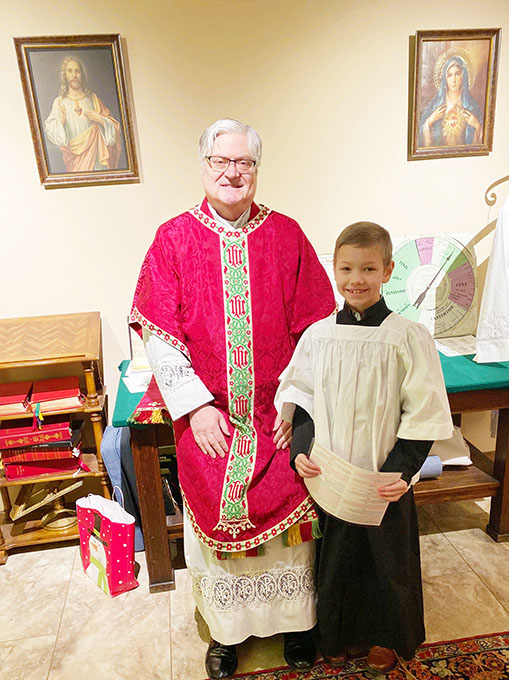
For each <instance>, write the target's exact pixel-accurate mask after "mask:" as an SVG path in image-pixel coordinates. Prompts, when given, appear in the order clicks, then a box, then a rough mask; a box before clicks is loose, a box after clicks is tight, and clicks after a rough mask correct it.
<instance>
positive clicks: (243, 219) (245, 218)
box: [207, 201, 251, 230]
mask: <svg viewBox="0 0 509 680" xmlns="http://www.w3.org/2000/svg"><path fill="white" fill-rule="evenodd" d="M207 205H208V206H209V208H210V212H211V213H212V217H213V218H214V219H215V220H216V222H219V223H220V224H222V225H224V226H225V227H230V228H231V229H235V230H238V229H240V228H241V227H243V226H244V225H245V224H247V223H248V222H249V214H250V212H251V206H249V208H247V209H246V210H245V211H244V212H243V213H242V215H241V216H240V217H238V218H237V219H236V220H233V221H230V220H226V219H225V218H224V217H221V215H220V214H219V213H218V212H217V211H216V210H214V208H213V207H212V206H211V205H210V203H209V202H208V201H207Z"/></svg>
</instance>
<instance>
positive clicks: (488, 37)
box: [408, 28, 500, 160]
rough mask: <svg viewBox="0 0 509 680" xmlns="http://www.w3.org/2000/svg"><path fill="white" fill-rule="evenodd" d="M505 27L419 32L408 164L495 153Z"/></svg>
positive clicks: (416, 41) (417, 33) (416, 39)
mask: <svg viewBox="0 0 509 680" xmlns="http://www.w3.org/2000/svg"><path fill="white" fill-rule="evenodd" d="M499 43H500V28H486V29H461V30H443V31H417V32H416V34H415V58H414V70H413V83H412V84H411V87H412V95H413V96H412V104H411V115H410V117H409V123H410V127H409V135H408V137H409V150H408V158H409V160H417V159H420V158H451V157H455V156H486V155H487V154H488V153H489V152H490V151H491V150H492V149H493V121H494V116H495V98H496V90H497V73H498V53H499Z"/></svg>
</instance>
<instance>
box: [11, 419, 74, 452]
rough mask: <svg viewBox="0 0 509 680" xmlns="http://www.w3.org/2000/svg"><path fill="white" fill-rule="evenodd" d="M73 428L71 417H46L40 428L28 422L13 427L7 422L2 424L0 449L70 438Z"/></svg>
mask: <svg viewBox="0 0 509 680" xmlns="http://www.w3.org/2000/svg"><path fill="white" fill-rule="evenodd" d="M70 437H71V429H70V426H69V418H62V416H57V417H56V418H52V417H51V416H49V417H48V418H47V419H46V418H45V419H44V422H43V424H42V427H41V428H40V429H37V428H34V426H33V424H32V423H30V424H28V423H26V421H25V424H24V425H22V426H20V427H12V424H11V423H9V422H7V423H5V426H4V424H2V425H1V426H0V449H12V448H20V447H21V446H33V445H34V444H48V443H50V442H58V441H65V440H69V439H70Z"/></svg>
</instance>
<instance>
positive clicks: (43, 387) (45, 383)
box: [30, 375, 84, 413]
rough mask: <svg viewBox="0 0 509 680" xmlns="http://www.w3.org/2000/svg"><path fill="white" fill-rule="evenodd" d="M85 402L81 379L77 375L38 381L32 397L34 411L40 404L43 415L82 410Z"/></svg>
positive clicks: (31, 403) (31, 404)
mask: <svg viewBox="0 0 509 680" xmlns="http://www.w3.org/2000/svg"><path fill="white" fill-rule="evenodd" d="M83 402H84V397H83V395H82V394H81V392H80V383H79V378H78V376H76V375H71V376H68V377H64V378H51V379H50V380H37V381H36V382H35V383H34V389H33V391H32V396H31V397H30V406H31V408H32V411H35V408H36V406H37V404H40V405H41V411H42V412H43V413H48V412H49V411H67V410H69V409H73V408H80V406H81V405H82V404H83Z"/></svg>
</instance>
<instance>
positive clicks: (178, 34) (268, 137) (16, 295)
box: [0, 0, 509, 403]
mask: <svg viewBox="0 0 509 680" xmlns="http://www.w3.org/2000/svg"><path fill="white" fill-rule="evenodd" d="M498 26H501V27H502V29H503V31H502V34H503V35H504V32H506V31H507V32H508V33H509V3H508V2H507V0H487V1H486V2H483V3H481V2H478V1H477V0H464V1H463V2H461V3H460V2H451V3H444V2H443V1H442V0H440V1H439V0H429V1H428V2H427V3H422V2H417V1H413V0H386V2H377V1H376V0H343V1H341V0H330V1H328V2H327V1H325V0H314V1H311V0H310V1H308V2H304V1H302V0H301V1H296V0H186V1H184V0H180V1H179V0H168V1H163V0H148V2H145V3H141V2H137V1H136V0H131V2H125V0H107V1H106V2H105V1H104V0H88V2H87V3H76V2H70V1H69V0H59V2H56V1H53V2H51V1H48V0H46V1H43V0H17V2H16V3H7V2H6V1H5V0H4V1H3V2H2V21H1V25H0V57H1V63H2V72H1V76H0V78H1V86H2V87H1V92H2V99H3V105H2V117H1V120H2V132H3V135H2V142H3V143H2V149H3V155H2V163H0V187H1V191H2V199H1V201H0V206H1V210H2V220H1V229H2V267H1V270H0V284H1V290H2V292H3V294H2V299H1V303H0V316H2V317H9V316H24V315H33V314H49V313H60V312H68V311H83V310H100V312H101V314H102V318H103V327H104V349H105V368H106V379H107V383H108V385H109V390H110V394H112V396H113V394H114V393H115V391H116V384H117V381H118V374H117V371H116V366H117V364H118V363H119V362H120V360H121V359H122V358H124V357H126V355H127V353H128V336H127V330H126V322H125V318H126V315H127V313H128V311H129V306H130V302H131V296H132V292H133V288H134V285H135V282H136V277H137V273H138V270H139V267H140V264H141V261H142V257H143V255H144V252H145V250H146V249H147V247H148V245H149V243H150V242H151V239H152V237H153V235H154V231H155V229H156V227H157V226H158V225H159V224H160V223H161V222H162V221H164V220H165V219H168V218H169V217H171V216H173V215H175V214H177V213H178V212H180V211H182V210H185V209H186V208H188V207H190V206H191V205H193V204H194V203H196V202H198V201H199V200H200V198H201V187H200V182H199V173H198V166H197V152H196V145H197V139H198V136H199V134H200V132H201V131H202V129H203V128H204V127H205V126H206V125H207V124H209V123H210V122H212V121H213V120H215V119H217V118H219V117H223V116H233V117H238V118H240V119H242V120H244V121H246V122H249V123H251V124H252V125H254V126H255V127H256V128H257V129H258V130H259V131H260V133H261V135H262V137H263V140H264V149H265V151H264V158H263V164H262V169H261V171H260V181H259V190H258V199H259V200H260V201H261V202H263V203H265V204H267V205H270V206H272V207H274V208H277V209H278V210H281V211H283V212H288V213H290V214H291V215H292V216H293V217H295V218H297V219H298V220H299V221H300V223H301V224H302V226H303V228H304V229H305V231H306V232H307V234H308V235H309V237H310V238H311V240H312V242H313V244H314V245H315V247H316V248H317V250H318V251H319V252H326V251H329V250H330V249H331V247H332V244H333V242H334V239H335V237H336V235H337V233H338V231H339V229H340V228H341V227H342V226H345V225H346V224H348V223H350V222H351V221H353V220H357V219H372V220H376V221H378V222H380V223H382V224H384V225H385V226H387V227H388V228H389V229H390V230H391V231H392V232H393V234H395V235H397V234H405V233H422V232H442V231H456V230H461V231H472V232H474V233H478V232H480V231H481V230H482V229H483V227H485V226H486V224H487V223H488V222H490V221H491V220H493V219H494V218H496V214H497V208H498V206H499V205H501V199H499V202H498V203H497V205H496V207H495V208H494V209H492V210H491V213H490V212H489V210H488V208H487V206H486V204H485V203H484V198H483V197H484V191H485V189H486V188H487V186H488V185H489V184H490V183H491V182H492V181H494V180H496V179H498V178H499V177H502V176H503V175H505V174H506V173H507V171H508V167H507V149H508V148H509V143H508V142H509V140H508V136H509V113H508V110H507V105H506V102H507V101H508V90H509V82H508V73H509V68H508V61H509V51H507V50H506V49H505V45H504V43H503V40H504V38H503V39H502V49H501V60H500V75H499V81H498V106H497V112H496V117H495V135H494V151H493V152H492V153H491V154H490V155H489V156H486V157H479V158H459V159H446V160H427V161H419V162H412V163H410V162H408V161H407V160H406V145H407V116H408V113H407V110H408V52H409V36H411V35H413V34H414V33H415V31H416V30H417V29H438V28H469V27H472V28H474V27H490V28H491V27H498ZM117 32H118V33H120V34H121V35H122V37H123V38H124V39H125V43H126V47H127V49H126V57H127V63H128V69H129V72H130V83H131V85H130V87H131V92H132V100H133V104H134V105H133V113H134V118H135V132H136V137H137V145H138V153H139V159H140V164H141V169H142V182H141V184H139V185H130V186H110V187H105V186H103V187H90V188H75V189H58V190H44V189H42V188H41V187H40V185H39V178H38V173H37V169H36V163H35V157H34V152H33V147H32V141H31V137H30V131H29V127H28V121H27V115H26V111H25V105H24V101H23V96H22V91H21V85H20V79H19V73H18V68H17V64H16V57H15V52H14V47H13V43H12V37H13V36H37V35H66V34H80V33H81V34H83V33H117ZM502 196H503V191H502ZM490 243H491V241H490V237H488V238H487V239H485V241H484V243H483V244H481V246H480V248H479V251H478V255H479V258H480V261H481V262H482V261H483V260H485V259H486V257H487V254H488V253H489V246H490ZM87 261H88V262H89V263H90V264H89V265H87V264H86V263H87ZM110 403H111V402H110Z"/></svg>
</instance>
